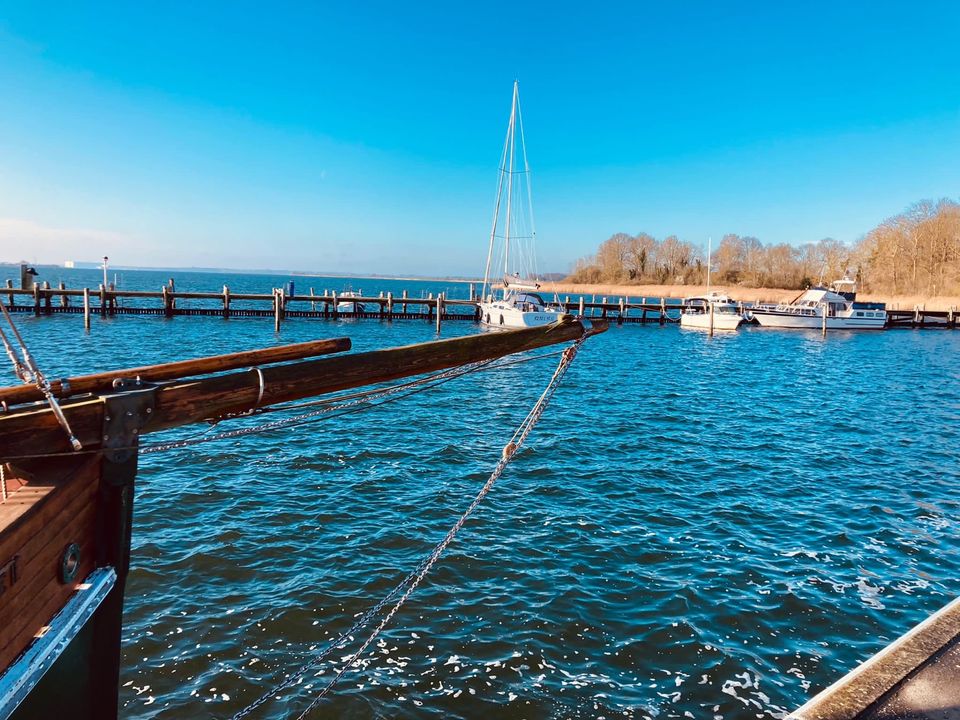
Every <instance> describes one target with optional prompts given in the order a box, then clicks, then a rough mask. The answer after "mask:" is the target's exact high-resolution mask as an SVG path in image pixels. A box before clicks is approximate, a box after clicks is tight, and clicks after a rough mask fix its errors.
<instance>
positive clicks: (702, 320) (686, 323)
mask: <svg viewBox="0 0 960 720" xmlns="http://www.w3.org/2000/svg"><path fill="white" fill-rule="evenodd" d="M742 322H743V315H741V314H740V308H739V307H737V304H736V303H734V302H733V301H732V300H731V299H730V298H729V297H727V296H726V295H722V294H720V293H716V292H714V293H709V294H707V295H697V296H694V297H688V298H684V299H683V310H682V311H681V313H680V327H682V328H699V329H703V330H709V329H710V328H711V327H713V329H714V330H736V329H737V328H738V327H740V323H742Z"/></svg>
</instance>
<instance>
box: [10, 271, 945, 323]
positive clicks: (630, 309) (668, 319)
mask: <svg viewBox="0 0 960 720" xmlns="http://www.w3.org/2000/svg"><path fill="white" fill-rule="evenodd" d="M472 290H473V288H472V286H471V293H470V294H471V296H472V295H473V292H472ZM0 302H3V303H4V305H5V306H6V308H7V309H8V310H9V311H10V312H19V313H32V314H34V315H36V316H38V317H40V316H44V315H59V314H74V315H83V316H84V318H85V323H86V326H87V327H88V328H89V325H90V318H91V316H93V315H98V316H100V317H115V316H118V315H151V316H157V317H165V318H174V317H191V316H200V317H222V318H224V319H229V318H250V317H257V318H273V320H274V326H275V328H277V329H279V327H280V325H281V323H282V322H283V321H284V320H287V319H289V318H313V319H323V320H339V319H344V320H346V319H358V320H385V321H393V320H419V321H422V322H429V323H431V324H435V325H436V327H437V329H438V330H439V329H440V326H441V324H442V323H444V322H447V321H469V322H479V320H480V312H479V309H478V308H477V305H476V302H477V300H476V299H453V298H448V297H446V296H445V295H444V293H439V294H437V295H436V296H435V295H433V294H432V293H431V294H429V295H428V296H427V297H413V296H411V295H409V294H408V293H407V291H405V290H404V291H403V292H402V293H401V294H400V295H399V296H395V295H394V294H393V293H391V292H387V293H383V292H381V293H380V294H379V295H376V296H372V295H371V296H352V295H349V296H346V297H345V296H343V295H338V294H337V293H336V292H332V291H324V292H323V294H315V293H314V291H313V289H312V288H311V289H310V293H309V294H307V295H304V294H295V295H290V294H287V293H286V292H285V290H284V289H283V288H274V289H273V290H272V291H271V292H270V293H234V292H232V291H231V290H230V288H229V287H227V286H226V285H224V286H223V289H222V290H221V291H219V292H182V291H177V290H176V289H175V287H174V283H173V281H172V280H171V281H170V283H169V284H167V285H164V286H163V287H161V288H160V290H158V291H148V290H119V289H116V288H114V287H112V286H109V287H104V286H103V285H100V286H98V287H97V288H80V289H76V288H74V289H70V288H66V287H64V286H63V283H61V284H60V285H59V287H50V285H49V283H43V284H42V285H34V287H33V288H32V289H20V288H14V287H13V283H12V281H10V280H8V281H7V287H5V288H0ZM344 304H347V305H349V306H350V308H351V309H346V310H345V309H340V308H341V307H342V306H343V305H344ZM560 305H561V306H562V307H563V308H564V310H566V311H567V312H568V313H569V314H571V315H574V316H575V317H586V318H594V319H597V320H605V321H608V322H610V323H614V324H617V325H623V324H624V323H640V324H651V323H652V324H657V325H667V324H669V323H678V322H679V321H680V312H681V310H682V309H683V308H684V307H685V306H684V305H683V303H682V302H680V301H678V300H676V299H673V298H667V297H659V298H646V297H644V298H630V297H619V298H612V299H611V298H607V297H601V298H597V297H596V296H593V297H592V298H591V299H589V300H588V299H587V298H586V297H583V296H581V297H578V298H576V299H571V297H570V296H569V295H567V296H565V297H564V299H563V300H561V301H560ZM742 307H745V308H746V309H749V308H748V307H747V306H742ZM958 320H960V310H958V309H957V308H950V309H949V310H926V309H925V308H923V307H921V306H918V307H915V308H914V309H912V310H909V309H903V310H901V309H892V310H891V309H888V310H887V325H886V327H887V328H916V329H927V328H931V329H932V328H943V329H948V330H955V329H957V328H958Z"/></svg>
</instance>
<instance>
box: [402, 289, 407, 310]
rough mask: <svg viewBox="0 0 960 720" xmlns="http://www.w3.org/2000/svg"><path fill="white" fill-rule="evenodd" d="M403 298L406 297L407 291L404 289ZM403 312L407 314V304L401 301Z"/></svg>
mask: <svg viewBox="0 0 960 720" xmlns="http://www.w3.org/2000/svg"><path fill="white" fill-rule="evenodd" d="M403 299H404V300H406V299H407V291H406V290H404V291H403ZM403 314H404V315H406V314H407V304H406V303H403Z"/></svg>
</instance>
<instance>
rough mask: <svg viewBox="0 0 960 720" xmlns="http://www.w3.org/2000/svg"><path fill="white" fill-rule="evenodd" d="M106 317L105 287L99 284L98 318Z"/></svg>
mask: <svg viewBox="0 0 960 720" xmlns="http://www.w3.org/2000/svg"><path fill="white" fill-rule="evenodd" d="M106 316H107V286H106V285H104V284H103V283H100V317H106Z"/></svg>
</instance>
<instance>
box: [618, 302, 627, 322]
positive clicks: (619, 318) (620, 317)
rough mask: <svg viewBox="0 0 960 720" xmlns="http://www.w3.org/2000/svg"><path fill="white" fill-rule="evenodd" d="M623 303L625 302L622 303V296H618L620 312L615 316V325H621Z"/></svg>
mask: <svg viewBox="0 0 960 720" xmlns="http://www.w3.org/2000/svg"><path fill="white" fill-rule="evenodd" d="M624 304H625V303H624V301H623V298H620V314H619V315H618V316H617V325H623V306H624Z"/></svg>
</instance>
